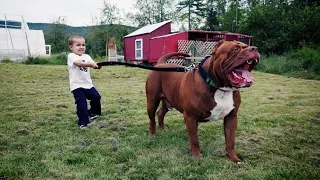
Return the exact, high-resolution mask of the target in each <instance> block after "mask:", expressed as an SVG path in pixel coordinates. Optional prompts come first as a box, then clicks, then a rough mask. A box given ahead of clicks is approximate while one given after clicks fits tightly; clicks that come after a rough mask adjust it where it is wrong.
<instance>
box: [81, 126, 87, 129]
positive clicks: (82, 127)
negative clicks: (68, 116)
mask: <svg viewBox="0 0 320 180" xmlns="http://www.w3.org/2000/svg"><path fill="white" fill-rule="evenodd" d="M79 128H80V129H87V128H88V126H87V125H80V126H79Z"/></svg>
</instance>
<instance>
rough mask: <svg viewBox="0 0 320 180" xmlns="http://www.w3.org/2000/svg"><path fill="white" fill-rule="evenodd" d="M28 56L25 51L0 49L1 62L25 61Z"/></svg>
mask: <svg viewBox="0 0 320 180" xmlns="http://www.w3.org/2000/svg"><path fill="white" fill-rule="evenodd" d="M26 54H27V53H26V51H25V50H24V49H15V50H8V49H0V61H1V60H4V59H10V60H19V59H25V58H26V57H27V55H26Z"/></svg>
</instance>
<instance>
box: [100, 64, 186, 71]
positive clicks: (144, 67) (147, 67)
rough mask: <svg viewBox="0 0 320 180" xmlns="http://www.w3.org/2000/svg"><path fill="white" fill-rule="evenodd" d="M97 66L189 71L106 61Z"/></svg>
mask: <svg viewBox="0 0 320 180" xmlns="http://www.w3.org/2000/svg"><path fill="white" fill-rule="evenodd" d="M97 65H98V66H115V65H124V66H129V67H138V68H142V69H148V70H153V71H167V72H187V71H188V70H189V69H188V68H186V67H169V68H160V67H153V66H142V65H137V64H132V63H125V62H116V61H108V62H99V63H97Z"/></svg>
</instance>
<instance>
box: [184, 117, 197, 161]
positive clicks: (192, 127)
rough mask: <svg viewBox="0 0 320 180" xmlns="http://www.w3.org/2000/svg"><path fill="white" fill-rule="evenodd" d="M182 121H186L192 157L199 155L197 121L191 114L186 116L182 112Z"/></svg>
mask: <svg viewBox="0 0 320 180" xmlns="http://www.w3.org/2000/svg"><path fill="white" fill-rule="evenodd" d="M183 116H184V121H185V123H186V127H187V131H188V135H189V141H190V147H191V152H192V156H193V157H200V156H201V154H200V147H199V139H198V122H197V119H195V118H193V117H192V116H188V115H187V114H186V113H183Z"/></svg>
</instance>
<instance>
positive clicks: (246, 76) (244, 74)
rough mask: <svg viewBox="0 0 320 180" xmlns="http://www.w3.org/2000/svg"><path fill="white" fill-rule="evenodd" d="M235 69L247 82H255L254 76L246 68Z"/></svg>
mask: <svg viewBox="0 0 320 180" xmlns="http://www.w3.org/2000/svg"><path fill="white" fill-rule="evenodd" d="M233 71H234V72H235V73H236V74H237V76H239V77H242V78H243V79H245V80H246V81H247V82H253V76H252V75H251V73H250V72H249V71H247V70H246V69H235V70H233Z"/></svg>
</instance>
